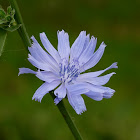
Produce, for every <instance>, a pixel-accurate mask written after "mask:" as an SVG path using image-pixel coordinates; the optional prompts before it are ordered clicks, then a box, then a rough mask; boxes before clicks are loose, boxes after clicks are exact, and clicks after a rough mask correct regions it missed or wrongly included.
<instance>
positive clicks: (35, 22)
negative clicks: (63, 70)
mask: <svg viewBox="0 0 140 140" xmlns="http://www.w3.org/2000/svg"><path fill="white" fill-rule="evenodd" d="M17 2H18V3H19V6H20V9H21V13H22V16H23V19H24V23H25V25H26V27H27V31H28V33H29V35H30V36H31V35H34V36H35V37H36V38H37V39H38V40H39V33H40V32H46V34H47V36H48V38H49V40H50V41H51V42H52V44H53V45H54V46H55V47H57V36H56V32H57V30H62V29H64V30H65V31H66V32H68V33H69V36H70V42H71V44H72V43H73V41H74V40H75V38H76V37H77V36H78V34H79V32H80V31H81V30H86V31H87V33H90V34H91V35H94V36H95V37H97V38H98V44H97V47H98V46H99V44H100V43H101V42H102V41H104V42H105V43H106V44H107V47H106V50H105V53H104V56H103V58H102V59H101V61H100V62H99V63H98V64H97V65H96V66H95V67H94V68H93V69H92V70H91V71H95V70H100V69H104V68H106V67H108V66H109V65H110V64H112V63H113V62H116V61H117V62H118V66H119V69H118V70H114V71H116V73H117V74H116V75H114V76H113V77H112V78H111V80H110V81H109V83H108V84H107V85H106V86H109V87H111V88H113V89H115V90H116V93H115V95H114V96H113V97H112V98H111V99H104V100H102V101H100V102H97V101H93V100H92V99H90V98H88V97H86V96H83V97H84V100H85V103H86V106H87V111H86V112H85V113H83V114H82V115H81V116H79V115H77V114H76V113H75V111H74V110H73V109H72V107H71V106H70V105H69V103H68V101H67V100H65V105H66V107H67V109H68V110H69V112H70V114H71V116H72V118H73V121H74V122H75V123H76V125H77V127H78V128H79V130H80V132H81V134H82V136H83V138H84V140H93V139H94V140H139V139H140V133H139V131H140V112H139V106H140V94H139V90H138V86H139V79H140V74H139V71H140V64H139V60H140V55H139V53H140V41H139V40H140V26H139V25H140V14H139V13H140V8H139V7H140V1H139V0H134V1H132V0H117V1H112V0H106V1H104V0H86V1H85V0H80V1H79V0H76V1H75V0H68V1H65V0H47V1H46V0H39V1H38V0H17ZM0 4H1V5H2V6H3V8H5V9H6V7H7V6H9V3H8V0H0ZM20 67H29V68H32V69H35V68H34V67H33V66H32V65H31V64H30V63H29V62H28V61H27V52H26V50H25V49H24V46H23V43H22V41H21V38H20V37H19V35H18V33H17V31H16V32H13V33H8V37H7V40H6V46H5V49H4V52H3V54H2V56H1V57H0V140H59V139H66V140H72V139H73V136H72V134H71V132H70V131H69V129H68V127H67V125H66V124H65V121H64V120H63V118H62V116H61V114H60V113H59V111H58V109H57V107H56V106H55V105H54V103H53V100H52V98H51V97H50V95H49V94H47V95H46V96H45V97H44V98H43V100H42V103H41V104H40V103H38V102H35V101H32V96H33V94H34V92H35V90H36V89H37V88H38V87H39V86H40V85H41V84H42V82H41V81H40V80H39V79H37V78H36V77H35V76H33V75H21V76H20V77H18V76H17V75H18V68H20ZM109 72H111V70H110V71H109Z"/></svg>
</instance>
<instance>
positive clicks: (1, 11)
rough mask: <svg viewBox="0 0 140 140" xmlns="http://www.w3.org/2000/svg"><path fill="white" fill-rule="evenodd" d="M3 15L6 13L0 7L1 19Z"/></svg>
mask: <svg viewBox="0 0 140 140" xmlns="http://www.w3.org/2000/svg"><path fill="white" fill-rule="evenodd" d="M5 15H6V13H5V11H4V10H3V9H1V8H0V19H3V18H4V17H5Z"/></svg>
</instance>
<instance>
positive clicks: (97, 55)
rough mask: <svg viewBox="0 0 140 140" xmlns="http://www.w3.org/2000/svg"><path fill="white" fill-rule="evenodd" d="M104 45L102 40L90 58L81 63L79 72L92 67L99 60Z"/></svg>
mask: <svg viewBox="0 0 140 140" xmlns="http://www.w3.org/2000/svg"><path fill="white" fill-rule="evenodd" d="M105 47H106V45H105V44H104V43H103V42H102V43H101V45H100V47H99V48H98V50H97V51H96V52H95V53H94V54H93V56H92V57H91V59H90V60H89V61H88V62H87V63H85V64H84V65H83V67H82V68H81V70H80V72H83V71H85V70H88V69H90V68H92V67H94V66H95V65H96V64H97V63H98V62H99V60H100V59H101V57H102V55H103V53H104V49H105Z"/></svg>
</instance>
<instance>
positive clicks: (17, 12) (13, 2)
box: [9, 0, 31, 50]
mask: <svg viewBox="0 0 140 140" xmlns="http://www.w3.org/2000/svg"><path fill="white" fill-rule="evenodd" d="M9 2H10V4H11V6H12V8H13V9H15V20H16V22H17V23H18V24H21V27H20V28H19V29H18V33H19V35H20V37H21V38H22V41H23V43H24V45H25V48H26V49H27V50H28V47H29V46H31V40H30V38H29V35H28V33H27V31H26V28H25V25H24V23H23V20H22V16H21V14H20V10H19V7H18V4H17V2H16V0H9Z"/></svg>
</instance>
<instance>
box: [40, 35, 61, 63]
mask: <svg viewBox="0 0 140 140" xmlns="http://www.w3.org/2000/svg"><path fill="white" fill-rule="evenodd" d="M40 39H41V42H42V44H43V46H44V47H45V49H46V50H47V51H48V52H49V54H50V55H51V56H52V57H53V58H54V59H55V60H56V62H57V63H58V64H59V63H60V62H61V58H60V55H59V53H58V52H57V50H56V49H55V48H54V47H53V46H52V44H51V43H50V41H49V40H48V38H47V36H46V35H45V33H40Z"/></svg>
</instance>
